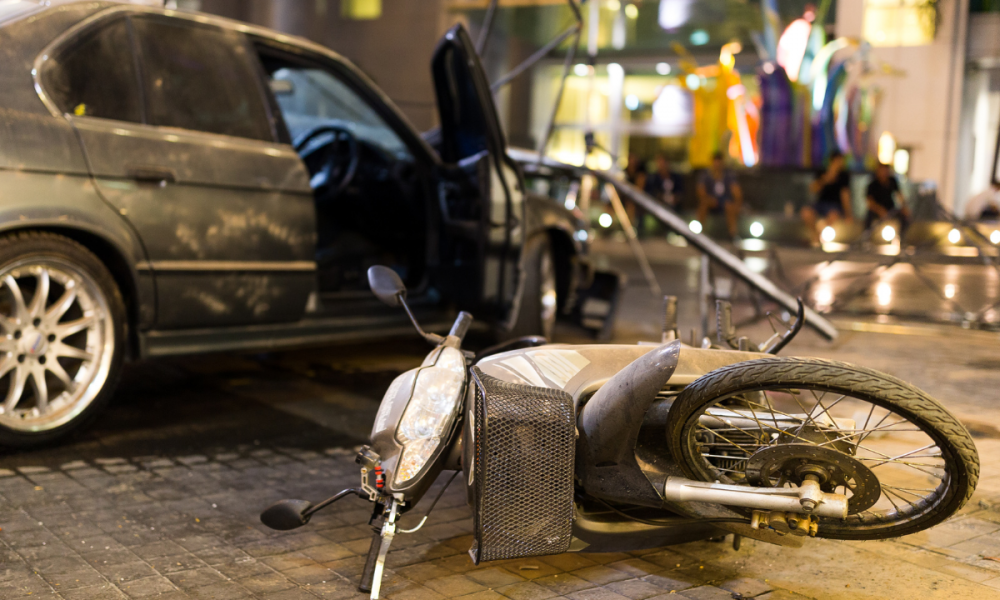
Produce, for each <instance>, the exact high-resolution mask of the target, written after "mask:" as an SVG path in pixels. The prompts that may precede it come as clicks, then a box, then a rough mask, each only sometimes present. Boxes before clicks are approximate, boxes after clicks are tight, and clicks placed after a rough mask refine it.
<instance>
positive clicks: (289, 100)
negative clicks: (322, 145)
mask: <svg viewBox="0 0 1000 600" xmlns="http://www.w3.org/2000/svg"><path fill="white" fill-rule="evenodd" d="M271 77H272V82H271V89H272V91H273V92H274V94H275V97H276V98H277V101H278V105H279V106H280V107H281V114H282V116H284V118H285V124H286V125H287V126H288V130H289V133H290V134H291V136H292V139H293V140H296V139H299V137H300V136H301V135H302V134H303V133H305V132H307V131H310V130H311V129H313V128H315V127H317V126H320V125H337V126H340V127H344V128H346V129H348V130H349V131H350V132H351V133H353V134H354V136H355V137H356V138H358V139H359V140H360V141H363V142H367V143H368V144H371V145H373V146H375V147H378V148H380V149H382V150H383V151H385V152H387V153H389V154H391V155H393V156H395V157H396V159H398V160H406V159H409V158H411V155H410V152H409V150H408V149H407V148H406V144H404V143H403V140H401V139H400V138H399V136H398V135H397V134H396V132H395V131H393V129H392V128H391V127H389V125H388V124H387V123H386V122H385V121H384V120H383V119H382V117H380V116H379V115H378V113H376V112H375V109H373V108H372V107H371V106H370V105H369V104H368V103H367V102H365V100H364V99H362V98H361V97H360V96H359V95H358V94H357V93H355V92H354V91H353V90H352V89H351V88H349V87H348V86H347V85H346V84H345V83H343V82H342V81H340V80H339V79H337V78H336V77H335V76H334V75H332V74H331V73H329V72H327V71H324V70H321V69H312V68H292V67H282V68H280V69H278V70H276V71H274V73H273V74H272V75H271Z"/></svg>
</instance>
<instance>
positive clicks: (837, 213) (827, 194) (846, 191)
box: [801, 152, 854, 246]
mask: <svg viewBox="0 0 1000 600" xmlns="http://www.w3.org/2000/svg"><path fill="white" fill-rule="evenodd" d="M845 167H846V161H845V160H844V155H843V154H841V153H840V152H834V153H833V154H831V155H830V164H829V166H828V167H827V169H826V171H824V172H823V174H822V175H820V176H819V177H817V178H816V180H815V181H813V182H812V183H811V184H810V185H809V191H811V192H812V193H813V194H816V204H814V205H813V206H806V207H804V208H803V209H802V213H801V214H802V220H803V221H804V222H805V224H806V226H807V227H809V235H810V236H811V237H812V242H813V245H816V246H818V245H819V244H820V237H819V233H820V231H822V230H823V228H824V227H826V226H827V225H833V224H834V223H836V222H837V221H839V220H840V219H844V220H845V221H847V222H848V223H851V222H853V221H854V214H853V211H852V210H851V176H850V174H849V173H848V172H847V169H846V168H845Z"/></svg>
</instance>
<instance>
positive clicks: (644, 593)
mask: <svg viewBox="0 0 1000 600" xmlns="http://www.w3.org/2000/svg"><path fill="white" fill-rule="evenodd" d="M653 577H656V575H653ZM604 587H606V588H608V589H609V590H611V591H613V592H614V593H616V594H619V595H621V596H625V597H626V598H630V599H631V600H645V598H650V597H652V596H656V595H659V594H662V593H663V588H662V587H661V586H658V585H654V584H653V583H651V582H649V581H645V580H642V579H625V580H623V581H612V582H611V583H608V584H606V585H605V586H604ZM673 589H677V588H673Z"/></svg>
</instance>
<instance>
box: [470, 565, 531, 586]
mask: <svg viewBox="0 0 1000 600" xmlns="http://www.w3.org/2000/svg"><path fill="white" fill-rule="evenodd" d="M465 575H466V577H468V578H469V579H471V580H473V581H475V582H476V583H478V584H480V585H484V586H486V587H488V588H498V587H501V586H505V585H510V584H512V583H517V582H519V581H524V578H523V577H521V576H520V575H515V574H514V573H512V572H510V571H508V570H506V569H504V568H501V567H490V568H485V569H476V570H475V571H469V572H468V573H466V574H465Z"/></svg>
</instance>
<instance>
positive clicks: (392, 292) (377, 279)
mask: <svg viewBox="0 0 1000 600" xmlns="http://www.w3.org/2000/svg"><path fill="white" fill-rule="evenodd" d="M368 285H369V286H370V287H371V289H372V293H373V294H375V296H376V297H377V298H378V299H379V300H381V301H382V302H383V303H384V304H388V305H389V306H393V307H397V306H400V305H402V303H403V302H402V301H403V300H406V285H404V284H403V280H402V279H400V278H399V275H397V274H396V272H395V271H393V270H392V269H390V268H389V267H383V266H381V265H376V266H374V267H372V268H370V269H368Z"/></svg>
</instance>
